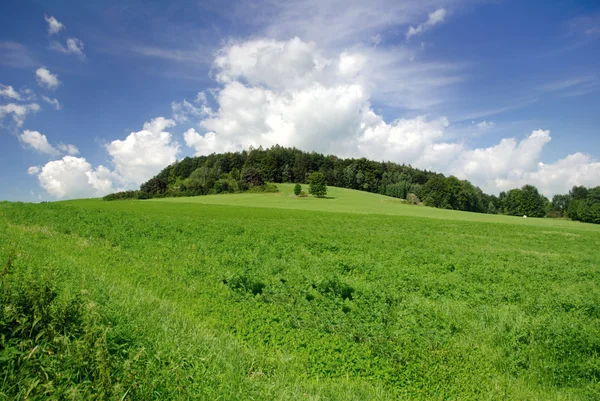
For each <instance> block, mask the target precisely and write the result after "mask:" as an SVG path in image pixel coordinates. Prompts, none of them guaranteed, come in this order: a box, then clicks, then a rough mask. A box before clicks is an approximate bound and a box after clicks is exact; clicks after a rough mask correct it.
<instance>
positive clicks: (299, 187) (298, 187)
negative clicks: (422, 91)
mask: <svg viewBox="0 0 600 401" xmlns="http://www.w3.org/2000/svg"><path fill="white" fill-rule="evenodd" d="M301 192H302V185H300V184H296V185H295V186H294V194H295V195H296V196H299V195H300V193H301Z"/></svg>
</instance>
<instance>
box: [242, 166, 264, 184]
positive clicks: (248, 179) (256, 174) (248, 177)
mask: <svg viewBox="0 0 600 401" xmlns="http://www.w3.org/2000/svg"><path fill="white" fill-rule="evenodd" d="M242 182H243V184H244V185H245V186H246V187H247V188H252V187H257V186H261V185H264V183H265V182H264V181H263V178H262V176H261V175H260V171H259V170H258V169H257V168H256V167H245V168H244V170H242Z"/></svg>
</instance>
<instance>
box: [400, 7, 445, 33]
mask: <svg viewBox="0 0 600 401" xmlns="http://www.w3.org/2000/svg"><path fill="white" fill-rule="evenodd" d="M446 14H447V12H446V9H444V8H439V9H437V10H435V11H434V12H432V13H431V14H429V18H427V21H425V22H423V23H421V24H419V25H417V26H416V27H414V26H411V27H410V28H409V29H408V32H406V40H408V39H410V38H411V37H413V36H415V35H419V34H421V33H423V32H425V31H426V30H427V29H429V28H431V27H433V26H435V25H437V24H439V23H442V22H444V19H445V18H446Z"/></svg>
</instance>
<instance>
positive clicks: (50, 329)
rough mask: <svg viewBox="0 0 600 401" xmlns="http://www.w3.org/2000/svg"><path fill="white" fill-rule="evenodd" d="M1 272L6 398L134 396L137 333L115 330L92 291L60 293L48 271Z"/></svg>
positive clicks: (0, 346)
mask: <svg viewBox="0 0 600 401" xmlns="http://www.w3.org/2000/svg"><path fill="white" fill-rule="evenodd" d="M1 276H2V277H1V278H0V281H1V284H2V288H1V290H0V291H1V292H0V371H1V372H2V384H1V386H0V387H1V390H0V397H7V398H6V399H120V398H122V397H125V395H126V394H129V396H130V397H132V398H133V397H135V396H136V393H137V390H136V388H135V386H136V384H135V383H136V382H138V381H139V380H140V379H141V378H140V377H139V376H137V377H136V375H137V373H136V370H137V371H138V372H139V370H140V368H142V366H144V364H145V361H144V360H143V359H140V358H139V357H135V358H132V359H129V358H131V357H132V354H135V352H137V350H136V349H135V346H134V344H133V343H132V342H131V339H127V338H125V337H121V338H118V337H117V336H115V335H114V334H113V335H111V334H110V333H109V330H111V328H110V327H109V325H108V322H107V321H106V319H105V318H104V317H103V316H101V315H100V314H99V313H98V310H97V308H95V307H94V304H93V303H92V302H91V300H89V299H87V297H86V295H85V293H80V294H77V295H70V294H69V295H67V296H61V295H62V294H61V291H60V290H59V289H58V288H57V286H56V284H55V283H54V280H53V279H52V278H51V277H50V276H48V275H40V274H39V273H36V274H34V273H33V272H28V271H26V270H24V269H23V268H20V269H17V268H13V267H12V266H11V259H10V258H9V260H8V262H7V264H6V267H5V269H4V272H3V273H2V275H1Z"/></svg>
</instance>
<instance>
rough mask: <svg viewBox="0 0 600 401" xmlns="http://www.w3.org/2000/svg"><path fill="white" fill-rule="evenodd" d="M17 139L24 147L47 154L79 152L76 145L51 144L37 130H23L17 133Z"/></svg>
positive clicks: (74, 153)
mask: <svg viewBox="0 0 600 401" xmlns="http://www.w3.org/2000/svg"><path fill="white" fill-rule="evenodd" d="M19 140H20V141H21V143H22V144H23V145H25V146H26V147H28V148H31V149H33V150H35V151H37V152H40V153H44V154H47V155H49V156H59V155H61V154H68V155H77V154H79V149H77V146H75V145H71V144H64V143H59V144H58V145H56V146H52V145H51V144H50V142H48V138H47V137H46V135H44V134H41V133H40V132H38V131H30V130H25V131H23V133H21V134H20V135H19Z"/></svg>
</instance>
